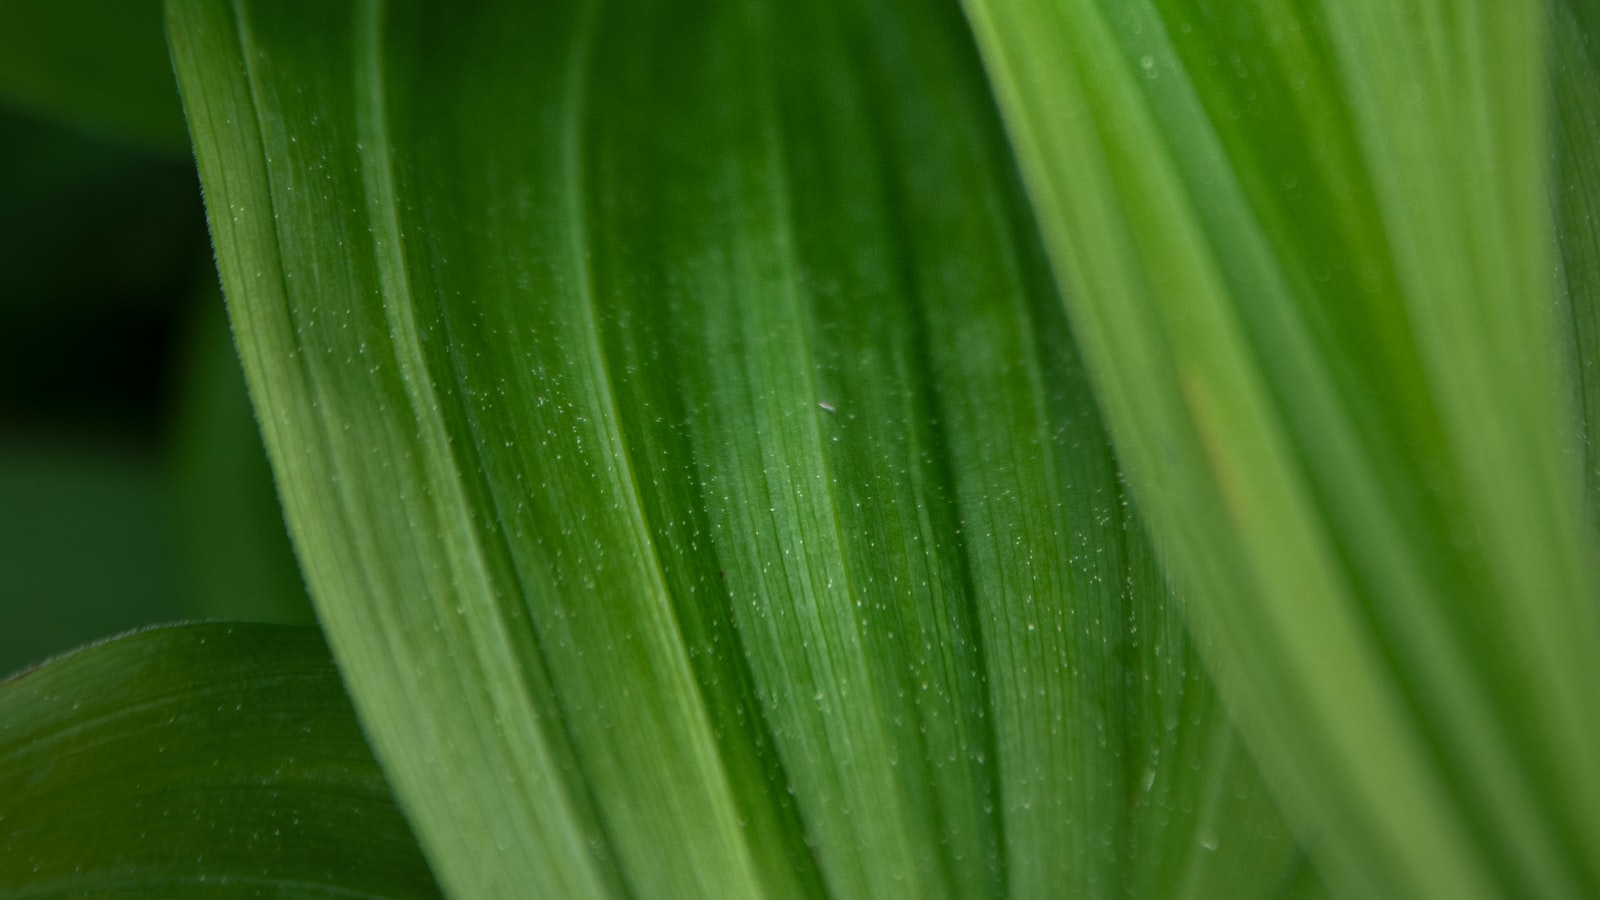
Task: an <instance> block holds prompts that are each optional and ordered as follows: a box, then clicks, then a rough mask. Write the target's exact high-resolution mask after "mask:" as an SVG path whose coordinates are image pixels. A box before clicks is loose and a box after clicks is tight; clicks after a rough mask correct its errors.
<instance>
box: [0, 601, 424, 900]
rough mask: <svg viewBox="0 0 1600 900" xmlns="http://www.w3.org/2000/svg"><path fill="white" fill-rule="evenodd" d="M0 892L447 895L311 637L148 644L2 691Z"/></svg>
mask: <svg viewBox="0 0 1600 900" xmlns="http://www.w3.org/2000/svg"><path fill="white" fill-rule="evenodd" d="M0 860H4V864H3V865H0V893H3V894H4V895H5V896H6V897H11V898H18V900H21V898H42V897H88V896H95V897H103V896H146V897H188V896H211V897H218V896H229V897H246V896H248V897H260V896H294V897H427V896H436V895H437V894H438V888H437V887H435V885H434V883H433V879H432V876H431V875H430V874H429V872H428V868H427V865H426V864H425V863H424V862H423V860H422V856H421V853H420V852H419V851H418V849H417V846H416V842H415V840H414V839H413V838H412V837H411V834H410V832H409V830H408V829H407V828H406V824H405V821H404V819H402V818H401V816H400V812H399V810H398V809H397V808H396V807H395V805H394V800H393V798H392V797H391V796H390V794H389V789H388V787H387V785H386V784H385V783H384V780H383V775H382V773H381V772H380V771H379V770H378V766H377V764H376V763H375V762H374V761H373V759H372V754H371V752H370V751H369V750H368V749H367V745H366V743H365V742H364V741H363V740H362V736H361V731H360V729H359V728H358V727H357V725H356V720H355V716H354V714H353V712H352V710H351V709H350V704H349V701H348V700H347V699H346V698H345V695H344V691H343V689H342V688H341V686H340V683H339V676H338V673H337V672H336V671H335V669H334V667H333V661H332V660H331V659H329V657H328V653H327V649H326V648H325V647H324V646H323V644H322V641H321V640H320V638H319V637H318V636H317V634H316V632H314V631H311V630H309V629H294V628H281V627H274V626H265V625H185V626H176V627H166V628H157V629H152V630H149V631H141V632H136V633H134V634H130V635H127V636H125V637H121V638H117V639H115V640H112V641H109V642H107V643H103V644H97V645H94V646H91V647H88V648H85V649H83V650H79V651H76V652H74V653H72V654H69V655H67V656H63V657H60V658H58V659H55V660H52V661H50V662H48V663H45V664H44V665H43V666H40V667H39V668H37V669H34V670H32V671H28V672H25V673H23V674H21V675H18V676H16V677H14V678H12V679H11V680H9V681H6V682H4V683H0Z"/></svg>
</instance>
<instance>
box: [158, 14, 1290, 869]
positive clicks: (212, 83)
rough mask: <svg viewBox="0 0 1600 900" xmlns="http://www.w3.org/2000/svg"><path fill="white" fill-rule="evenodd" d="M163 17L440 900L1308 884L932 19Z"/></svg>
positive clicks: (299, 489)
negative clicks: (1169, 593) (1111, 443)
mask: <svg viewBox="0 0 1600 900" xmlns="http://www.w3.org/2000/svg"><path fill="white" fill-rule="evenodd" d="M170 15H171V20H170V28H171V35H172V42H173V48H174V58H175V60H176V63H177V68H178V71H179V77H180V82H181V84H182V86H183V89H184V93H185V102H186V104H187V106H188V109H189V113H190V118H191V122H192V124H193V127H194V138H195V144H196V148H197V153H198V157H199V162H200V167H201V173H202V180H203V183H204V185H205V188H206V192H207V203H208V210H209V213H210V217H211V223H212V228H213V232H214V235H215V238H216V241H217V247H218V259H219V263H220V267H221V270H222V274H223V281H224V286H225V288H226V292H227V294H228V299H229V304H230V309H231V314H232V316H233V320H234V326H235V330H236V333H237V335H238V337H239V341H240V349H241V354H242V356H243V359H244V363H245V370H246V375H247V377H248V381H249V383H250V387H251V390H252V392H253V397H254V401H255V403H256V406H257V410H258V417H259V419H260V421H261V423H262V427H263V429H264V432H265V437H266V441H267V445H268V450H269V453H270V456H271V457H272V460H273V464H274V468H275V473H276V476H277V478H278V483H279V487H280V491H281V493H282V495H283V498H284V502H285V506H286V511H287V517H288V521H289V524H290V529H291V533H292V535H293V537H294V539H295V541H296V543H297V547H298V550H299V553H300V556H301V558H302V560H303V561H304V563H305V565H306V569H307V578H308V580H309V583H310V586H311V589H312V593H313V596H314V598H315V600H316V602H317V604H318V610H319V614H320V616H321V618H322V620H323V622H324V624H325V625H326V627H327V629H328V631H329V635H330V640H331V643H332V646H333V648H334V650H335V653H336V655H337V656H338V657H339V659H340V662H341V665H342V666H343V668H344V671H345V672H346V675H347V678H348V679H349V681H350V683H351V685H352V693H353V696H354V698H355V701H356V705H357V708H358V709H359V710H360V711H361V714H362V717H363V720H364V722H365V723H366V724H367V726H368V728H369V730H370V731H371V733H372V734H373V737H374V741H375V745H376V747H377V750H378V755H379V757H380V758H381V759H382V760H383V761H384V763H385V765H386V766H387V767H388V769H389V771H390V772H391V774H392V775H393V777H394V779H395V783H396V785H397V790H398V792H399V794H400V796H401V797H402V798H403V800H404V802H405V803H406V805H407V809H408V811H409V812H410V814H411V815H412V817H413V820H414V821H415V823H416V825H417V828H418V831H419V837H420V838H421V840H422V842H423V845H424V846H425V847H426V848H427V850H428V852H429V854H430V857H431V858H432V859H433V861H434V862H435V866H436V868H437V870H438V872H439V874H440V877H441V880H442V881H443V882H444V884H445V885H446V886H447V887H448V888H449V889H450V890H451V891H452V892H453V893H455V894H458V895H460V896H494V895H525V894H538V893H540V892H543V893H544V894H548V895H551V896H566V897H585V896H616V895H625V894H627V893H630V892H631V893H633V894H640V895H649V896H655V897H702V896H740V897H746V896H749V897H755V896H817V895H823V894H826V895H832V896H838V897H874V898H882V897H917V898H934V897H941V896H944V897H956V896H959V897H984V896H1007V895H1009V896H1017V897H1053V896H1063V895H1066V896H1104V895H1113V894H1116V893H1119V892H1124V891H1129V892H1134V893H1140V894H1144V895H1146V896H1159V897H1172V896H1195V897H1207V896H1238V897H1250V896H1263V895H1266V896H1273V895H1276V894H1278V893H1280V892H1283V891H1288V890H1295V889H1299V887H1301V886H1306V885H1313V886H1314V884H1315V882H1314V880H1312V879H1310V878H1308V877H1307V876H1306V873H1305V871H1304V869H1303V866H1302V864H1301V862H1300V859H1299V851H1298V849H1297V847H1296V845H1295V843H1294V841H1293V840H1292V839H1291V837H1290V836H1289V834H1288V832H1287V830H1286V829H1285V828H1284V826H1283V823H1282V822H1281V820H1280V819H1279V818H1278V815H1277V813H1276V810H1275V808H1274V807H1273V806H1272V804H1271V802H1270V800H1269V799H1268V798H1267V797H1266V795H1265V792H1264V791H1263V789H1262V787H1261V785H1260V782H1259V779H1258V776H1257V775H1256V774H1255V772H1254V770H1253V768H1252V767H1251V765H1250V764H1249V762H1248V761H1247V759H1245V758H1244V757H1243V756H1242V755H1241V753H1240V749H1239V745H1238V742H1237V741H1236V740H1235V739H1234V737H1233V735H1232V733H1231V732H1230V731H1229V730H1228V728H1227V726H1226V723H1225V720H1224V719H1223V717H1222V716H1221V714H1220V710H1219V709H1218V707H1217V705H1216V703H1215V700H1214V697H1213V695H1212V693H1211V690H1210V686H1209V684H1208V683H1207V682H1206V681H1205V680H1204V678H1203V676H1202V675H1201V673H1200V671H1199V670H1198V668H1197V667H1196V666H1195V665H1194V662H1193V660H1194V657H1193V653H1192V651H1191V650H1190V649H1189V648H1188V646H1187V642H1186V638H1185V635H1184V631H1183V629H1182V628H1181V626H1180V625H1179V623H1178V621H1177V618H1176V613H1175V611H1174V610H1173V608H1172V606H1171V604H1170V603H1169V601H1168V599H1167V597H1166V594H1165V589H1164V586H1163V583H1162V579H1161V577H1160V575H1159V574H1158V573H1157V572H1156V570H1155V567H1154V565H1153V562H1152V560H1151V559H1150V554H1149V552H1148V550H1147V548H1146V547H1145V544H1144V539H1143V536H1142V532H1141V530H1140V528H1139V526H1138V524H1137V522H1136V520H1135V518H1134V516H1133V514H1132V513H1131V511H1130V510H1129V508H1128V506H1127V503H1126V499H1125V497H1124V496H1123V491H1122V489H1121V486H1120V484H1119V481H1118V479H1117V475H1116V470H1115V467H1114V465H1113V462H1112V459H1111V456H1110V453H1109V450H1108V449H1107V446H1106V442H1105V438H1104V435H1103V432H1102V429H1101V425H1100V422H1099V419H1098V417H1097V415H1096V413H1095V410H1094V406H1093V403H1092V402H1091V400H1090V397H1089V394H1088V388H1087V385H1086V383H1085V381H1084V378H1083V375H1082V372H1081V369H1080V367H1079V365H1078V363H1077V358H1076V352H1075V350H1074V349H1073V346H1072V341H1071V338H1070V336H1069V333H1068V331H1067V328H1066V323H1065V319H1064V315H1063V313H1062V311H1061V308H1060V304H1059V302H1058V301H1057V299H1056V298H1055V296H1054V293H1053V290H1052V288H1051V286H1050V279H1049V276H1048V272H1047V269H1046V267H1045V265H1044V262H1043V257H1042V254H1041V252H1040V250H1039V248H1038V245H1037V239H1036V237H1035V235H1034V232H1033V229H1032V225H1031V223H1030V220H1029V219H1028V217H1027V214H1026V211H1025V203H1024V201H1023V199H1022V197H1021V195H1020V192H1019V190H1018V188H1017V186H1016V183H1015V180H1014V175H1013V172H1012V167H1011V162H1010V158H1009V155H1008V153H1007V150H1006V147H1005V143H1004V141H1003V139H1002V137H1001V135H1000V132H999V127H998V123H997V122H996V121H995V118H994V113H993V111H992V109H991V108H990V106H989V104H990V101H989V99H988V94H987V91H986V89H985V87H984V83H983V81H982V78H981V73H980V70H979V67H978V64H977V60H976V57H975V54H974V52H973V50H972V48H971V46H970V38H969V37H968V36H967V34H966V32H965V30H964V26H963V23H962V21H961V18H960V15H959V10H957V9H955V8H954V7H953V6H941V5H939V4H927V3H910V2H906V3H901V2H891V0H883V2H874V3H869V4H865V5H858V4H853V3H843V2H826V3H815V4H784V3H757V4H744V3H731V2H730V3H712V4H703V5H699V6H695V5H692V4H671V3H657V2H637V3H630V4H620V5H617V6H614V7H605V8H602V7H600V6H599V5H598V4H589V3H581V2H563V3H555V4H545V5H541V6H539V7H538V8H536V9H535V8H529V7H527V6H525V5H523V4H520V3H513V2H500V3H484V4H478V5H474V6H471V7H469V8H460V7H442V6H437V5H430V4H426V3H420V2H419V3H412V2H402V3H392V4H391V3H379V2H365V3H360V4H356V5H355V6H354V7H353V8H346V7H343V6H338V5H334V6H330V5H327V4H322V3H313V2H301V3H233V4H228V3H222V2H208V0H180V2H175V3H174V4H172V6H171V7H170Z"/></svg>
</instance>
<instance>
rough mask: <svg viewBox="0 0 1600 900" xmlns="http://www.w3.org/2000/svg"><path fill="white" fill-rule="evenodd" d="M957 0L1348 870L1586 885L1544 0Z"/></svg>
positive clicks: (1203, 604)
mask: <svg viewBox="0 0 1600 900" xmlns="http://www.w3.org/2000/svg"><path fill="white" fill-rule="evenodd" d="M968 9H969V12H970V13H971V16H972V20H973V22H974V24H975V25H976V27H977V30H978V31H979V32H980V34H981V38H982V41H981V42H982V44H983V46H984V48H985V53H986V59H987V61H988V62H989V63H990V70H991V72H992V74H993V75H994V78H995V82H996V85H997V90H998V92H999V93H1000V95H1001V97H1002V99H1003V104H1004V106H1005V108H1006V111H1007V118H1008V124H1009V126H1010V130H1011V133H1012V134H1013V135H1014V136H1015V139H1016V141H1017V144H1018V148H1019V153H1020V155H1021V158H1022V160H1023V163H1024V169H1025V171H1026V172H1027V175H1028V181H1029V184H1030V188H1031V196H1032V198H1033V200H1034V201H1035V206H1036V208H1037V210H1038V211H1039V214H1040V217H1041V220H1042V223H1043V227H1044V231H1045V232H1046V234H1047V235H1048V245H1049V247H1050V249H1051V252H1052V259H1053V262H1054V263H1055V265H1056V268H1057V271H1058V272H1059V273H1060V274H1061V276H1062V278H1063V280H1064V281H1065V282H1066V283H1067V284H1068V285H1070V288H1071V289H1070V291H1069V292H1068V294H1069V296H1068V306H1069V308H1070V310H1071V312H1072V318H1073V321H1074V324H1075V325H1077V326H1079V327H1080V329H1081V332H1080V333H1081V334H1082V335H1083V337H1084V340H1085V346H1086V348H1088V350H1089V353H1088V357H1089V358H1088V362H1089V367H1090V369H1091V371H1092V373H1093V374H1094V376H1095V379H1096V384H1097V386H1098V387H1099V388H1100V389H1101V391H1102V397H1103V398H1104V399H1105V400H1106V406H1107V413H1108V419H1109V423H1110V427H1111V431H1112V434H1113V437H1114V443H1115V445H1116V446H1117V449H1118V451H1119V457H1120V458H1121V459H1122V460H1123V461H1124V462H1125V463H1126V464H1127V466H1128V467H1129V471H1130V473H1131V478H1132V482H1133V485H1134V488H1135V490H1134V494H1135V497H1136V498H1137V499H1138V500H1139V502H1140V504H1141V506H1142V508H1144V509H1145V510H1146V511H1147V512H1148V514H1149V518H1150V521H1151V522H1152V523H1153V527H1154V531H1155V532H1156V533H1157V535H1158V537H1159V541H1158V544H1159V546H1161V547H1162V548H1163V551H1164V553H1165V555H1166V556H1167V557H1168V558H1170V560H1171V562H1172V563H1173V571H1174V572H1175V574H1176V576H1177V577H1178V583H1179V584H1181V585H1183V586H1185V587H1186V588H1187V589H1188V590H1189V592H1190V594H1191V597H1190V599H1191V601H1192V602H1191V603H1190V605H1189V608H1190V609H1191V611H1192V613H1193V615H1192V616H1191V617H1190V618H1191V620H1192V621H1193V622H1194V623H1196V624H1197V625H1199V626H1200V627H1201V630H1202V631H1203V632H1204V633H1206V634H1207V635H1209V636H1210V637H1211V638H1212V639H1213V640H1212V643H1213V644H1214V646H1215V653H1214V654H1213V662H1214V663H1215V664H1216V667H1217V668H1218V669H1219V671H1222V672H1223V673H1225V675H1226V677H1225V678H1224V684H1225V687H1226V689H1225V690H1224V694H1225V695H1226V696H1227V697H1228V699H1229V701H1230V704H1231V705H1232V706H1233V707H1234V708H1235V709H1236V710H1237V711H1238V712H1239V713H1240V716H1241V721H1242V723H1243V725H1244V728H1245V731H1246V733H1247V734H1248V735H1249V737H1250V739H1251V743H1252V746H1253V748H1254V749H1255V750H1256V751H1257V754H1258V756H1259V758H1261V759H1262V760H1263V762H1264V764H1265V765H1267V766H1268V768H1269V769H1270V770H1272V771H1274V772H1275V773H1276V774H1277V775H1278V776H1279V777H1280V778H1281V779H1282V781H1283V782H1284V784H1285V785H1286V788H1287V790H1288V794H1289V796H1290V797H1292V798H1293V799H1294V800H1295V802H1294V803H1293V804H1292V806H1293V808H1294V809H1295V811H1296V812H1297V814H1298V816H1299V817H1300V819H1301V821H1302V823H1305V824H1308V825H1314V826H1315V827H1316V828H1317V829H1318V831H1319V834H1320V835H1321V837H1320V838H1319V840H1318V842H1317V845H1316V846H1317V848H1318V852H1319V853H1321V854H1322V858H1323V860H1324V862H1325V863H1327V865H1328V867H1329V869H1330V870H1331V871H1335V872H1337V873H1338V875H1339V879H1338V880H1339V881H1340V882H1341V883H1342V884H1343V885H1345V886H1346V887H1349V888H1355V887H1361V886H1365V887H1368V888H1375V889H1378V890H1379V891H1380V892H1382V893H1384V894H1387V895H1390V896H1407V897H1427V896H1437V897H1455V898H1460V897H1476V896H1546V897H1577V896H1590V895H1593V894H1594V893H1595V892H1596V891H1597V890H1600V864H1597V862H1596V860H1597V858H1596V856H1595V854H1594V853H1593V848H1594V847H1595V846H1597V839H1600V831H1597V829H1600V817H1597V816H1596V813H1595V811H1596V810H1597V809H1600V795H1597V793H1596V792H1597V791H1600V708H1597V707H1596V705H1595V704H1594V702H1593V699H1592V692H1591V690H1590V689H1591V687H1592V686H1593V685H1594V684H1596V683H1600V627H1597V608H1596V605H1595V602H1594V598H1595V597H1596V595H1597V579H1596V574H1595V572H1596V569H1595V559H1594V554H1593V550H1594V546H1595V541H1594V536H1593V533H1592V529H1591V527H1590V526H1589V524H1588V523H1587V522H1586V520H1585V516H1584V515H1583V514H1582V512H1581V510H1580V507H1579V504H1578V498H1579V497H1580V496H1581V488H1580V482H1579V480H1578V478H1577V474H1578V473H1577V471H1576V467H1575V466H1574V465H1573V458H1574V456H1575V455H1576V445H1575V443H1574V440H1573V433H1572V428H1571V427H1570V422H1571V419H1570V416H1569V413H1568V408H1567V407H1566V405H1565V403H1566V400H1567V397H1568V393H1567V392H1566V391H1565V390H1563V389H1562V384H1561V380H1560V374H1559V372H1558V367H1559V358H1560V352H1559V348H1560V341H1559V340H1558V334H1559V333H1560V331H1559V329H1558V327H1557V324H1556V322H1555V320H1554V316H1553V315H1552V313H1553V311H1554V309H1555V308H1556V305H1555V304H1554V303H1553V302H1552V297H1553V292H1552V284H1551V280H1550V277H1549V272H1550V271H1551V266H1550V247H1551V246H1552V243H1553V242H1552V240H1551V237H1552V234H1551V230H1550V223H1549V216H1548V206H1547V203H1548V201H1547V194H1546V190H1545V185H1546V179H1545V172H1544V165H1545V161H1546V151H1545V136H1546V122H1545V121H1544V118H1543V116H1544V111H1545V109H1546V106H1545V103H1544V99H1545V85H1546V82H1545V69H1544V66H1543V63H1544V58H1543V55H1542V47H1543V31H1542V28H1541V22H1542V19H1541V10H1540V8H1539V5H1538V4H1519V3H1509V4H1507V3H1489V2H1482V3H1479V2H1426V0H1415V2H1403V3H1389V2H1384V3H1378V2H1370V3H1369V2H1329V3H1310V4H1307V3H1289V2H1257V3H1248V4H1236V5H1233V6H1220V5H1215V4H1206V3H1193V2H1183V0H1153V2H1115V3H1112V2H1095V0H1038V2H1028V3H1009V4H1006V3H991V2H987V0H972V2H970V3H969V4H968ZM1557 39H1558V41H1562V42H1566V41H1571V40H1573V39H1574V37H1573V36H1572V35H1570V34H1562V35H1558V37H1557ZM1569 124H1570V123H1569ZM1584 127H1587V126H1584ZM1567 147H1568V149H1569V150H1570V151H1572V152H1576V153H1578V154H1579V155H1580V156H1583V157H1585V158H1587V157H1588V156H1590V155H1592V154H1593V152H1594V148H1593V147H1592V146H1588V147H1585V146H1582V145H1581V142H1578V143H1569V144H1568V145H1567ZM1583 165H1587V162H1584V163H1583ZM1574 170H1575V168H1569V169H1568V171H1574ZM1570 237H1571V238H1572V239H1573V240H1574V241H1575V242H1576V243H1577V245H1578V246H1580V247H1582V246H1583V244H1582V241H1583V236H1582V235H1581V234H1572V235H1570ZM1587 252H1588V250H1583V251H1581V253H1587ZM1580 255H1581V254H1580Z"/></svg>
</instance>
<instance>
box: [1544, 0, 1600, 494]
mask: <svg viewBox="0 0 1600 900" xmlns="http://www.w3.org/2000/svg"><path fill="white" fill-rule="evenodd" d="M1547 6H1548V9H1549V20H1548V24H1547V26H1546V27H1547V28H1548V30H1549V34H1550V76H1551V91H1552V95H1553V96H1552V106H1553V113H1554V114H1553V115H1552V116H1551V124H1552V135H1551V143H1552V145H1553V152H1554V154H1555V159H1556V164H1555V169H1554V171H1553V173H1552V176H1553V179H1552V180H1553V184H1552V188H1553V190H1554V192H1555V208H1556V225H1557V228H1556V237H1557V241H1558V244H1557V250H1558V252H1559V260H1560V263H1561V269H1560V273H1561V281H1560V286H1561V299H1562V302H1563V307H1564V308H1563V310H1562V312H1563V314H1564V315H1565V316H1567V317H1568V318H1569V326H1570V327H1569V328H1568V341H1569V345H1570V346H1569V349H1568V354H1569V357H1570V359H1571V361H1572V378H1571V382H1572V384H1573V386H1574V387H1575V388H1576V390H1577V397H1576V402H1575V403H1574V406H1575V407H1576V408H1577V411H1578V414H1579V420H1580V422H1581V429H1580V434H1581V435H1582V436H1583V448H1584V462H1585V473H1586V475H1587V479H1588V485H1589V503H1590V507H1591V509H1592V510H1594V511H1595V512H1596V513H1597V514H1600V47H1596V46H1595V42H1596V40H1600V6H1597V5H1596V4H1594V3H1591V2H1583V0H1552V2H1550V3H1548V4H1547Z"/></svg>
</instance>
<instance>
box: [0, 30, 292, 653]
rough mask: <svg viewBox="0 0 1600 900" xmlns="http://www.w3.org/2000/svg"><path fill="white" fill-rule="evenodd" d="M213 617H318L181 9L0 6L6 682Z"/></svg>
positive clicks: (0, 432) (0, 470)
mask: <svg viewBox="0 0 1600 900" xmlns="http://www.w3.org/2000/svg"><path fill="white" fill-rule="evenodd" d="M85 23H93V25H92V27H89V28H86V27H85ZM199 618H226V619H240V620H255V621H277V622H298V623H310V622H313V621H314V619H313V617H312V615H311V612H310V607H309V605H308V603H307V601H306V598H305V594H304V589H303V587H302V584H301V581H300V578H299V574H298V572H297V570H296V568H295V566H294V561H293V557H292V555H291V553H290V551H289V545H288V541H287V539H286V538H285V536H284V530H283V522H282V518H281V516H280V514H279V511H278V506H277V500H276V497H275V495H274V492H273V488H272V482H271V476H270V473H269V470H268V468H267V464H266V461H265V458H264V456H263V454H262V450H261V445H260V440H259V437H258V435H257V433H256V430H255V422H254V419H253V417H252V415H251V412H250V407H249V402H248V399H247V397H246V393H245V389H244V384H243V379H242V376H241V374H240V372H239V365H238V360H237V357H236V356H235V354H234V350H233V344H232V340H231V336H230V334H229V331H228V325H227V319H226V315H225V313H224V310H223V303H222V299H221V295H220V293H219V291H218V288H217V282H216V274H215V270H214V268H213V266H212V260H211V250H210V243H209V239H208V237H207V234H206V230H205V218H204V212H203V210H202V206H201V202H200V192H199V182H198V179H197V177H196V174H195V171H194V164H193V161H192V158H191V156H190V153H189V148H188V144H187V141H186V138H185V136H184V132H183V126H182V114H181V109H180V105H179V102H178V97H177V92H176V88H175V87H174V85H173V81H172V75H171V69H170V65H169V64H168V61H167V55H166V47H165V43H164V40H163V38H162V33H161V23H160V15H159V3H157V2H153V0H122V2H111V0H29V2H22V3H15V4H8V5H4V6H0V677H4V676H5V675H7V674H9V673H11V672H14V671H16V670H18V669H19V668H22V667H25V666H27V665H30V664H32V663H35V662H38V661H41V660H43V659H45V658H47V657H49V656H52V655H54V654H57V653H60V652H63V651H66V650H69V649H71V648H73V647H75V646H78V645H80V644H83V643H86V642H89V641H92V640H97V639H99V638H104V637H109V636H111V635H114V634H117V633H120V632H122V631H126V630H129V629H131V628H135V627H138V626H141V625H147V624H153V623H157V622H168V621H174V620H180V619H199Z"/></svg>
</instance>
